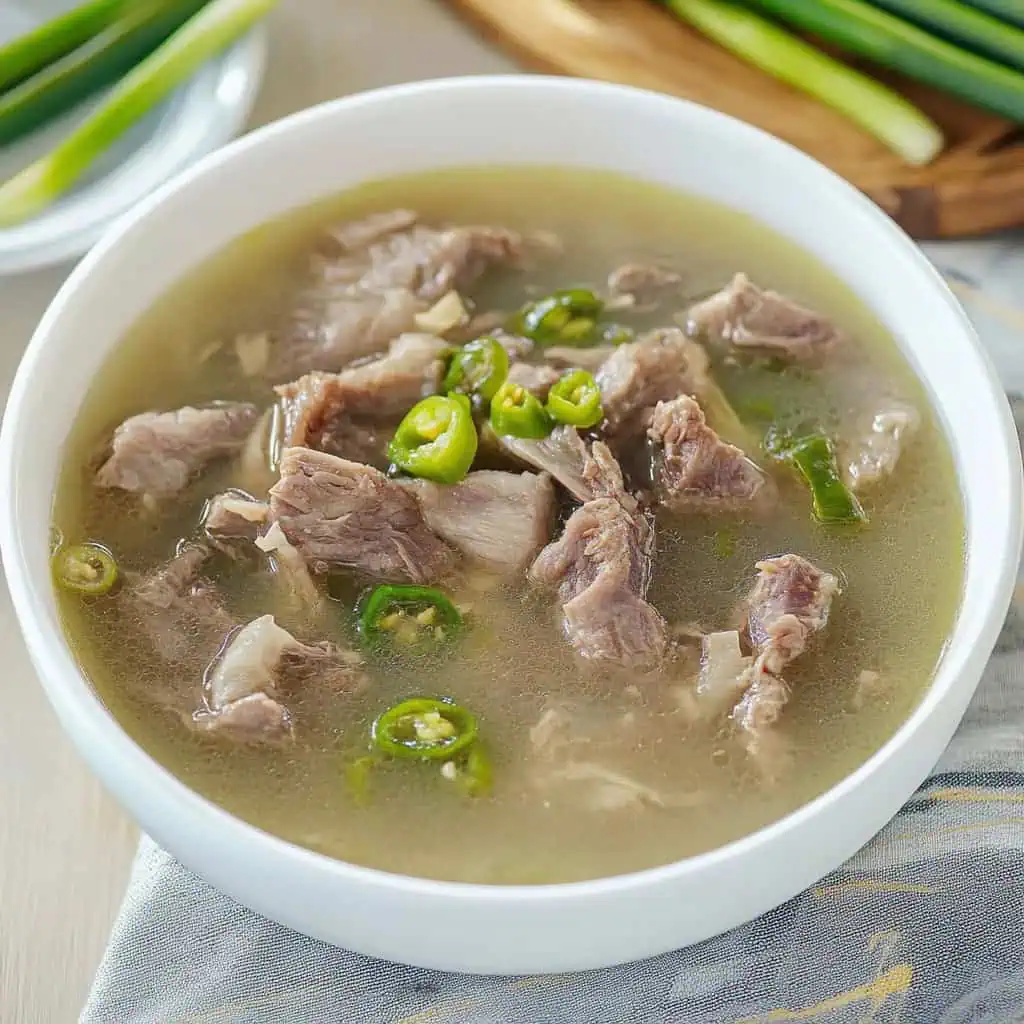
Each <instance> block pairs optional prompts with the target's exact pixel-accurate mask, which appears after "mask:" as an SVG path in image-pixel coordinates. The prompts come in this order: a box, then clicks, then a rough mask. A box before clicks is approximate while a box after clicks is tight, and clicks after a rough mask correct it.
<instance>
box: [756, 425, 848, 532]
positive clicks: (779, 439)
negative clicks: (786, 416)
mask: <svg viewBox="0 0 1024 1024" xmlns="http://www.w3.org/2000/svg"><path fill="white" fill-rule="evenodd" d="M764 450H765V451H766V452H767V453H768V454H769V455H770V456H771V457H772V458H774V459H776V460H777V461H779V462H785V463H789V464H790V465H792V466H794V467H795V468H796V470H797V471H798V472H799V474H800V475H801V476H802V477H803V478H804V480H805V481H806V483H807V486H808V487H809V488H810V489H811V501H812V508H813V510H814V518H815V519H817V520H818V521H819V522H822V523H859V522H867V518H868V517H867V515H866V513H865V512H864V509H863V507H862V506H861V503H860V502H859V501H858V500H857V497H856V495H854V493H853V492H852V491H851V490H850V489H849V488H848V487H847V486H846V484H845V483H843V479H842V477H841V476H840V474H839V463H838V461H837V459H836V451H835V447H834V445H833V444H832V441H831V440H830V439H829V438H828V437H826V436H825V435H824V434H820V433H813V434H806V435H803V436H800V437H794V436H793V435H792V434H789V433H786V432H784V431H780V430H777V429H775V428H773V429H771V430H769V431H768V433H767V434H766V435H765V439H764Z"/></svg>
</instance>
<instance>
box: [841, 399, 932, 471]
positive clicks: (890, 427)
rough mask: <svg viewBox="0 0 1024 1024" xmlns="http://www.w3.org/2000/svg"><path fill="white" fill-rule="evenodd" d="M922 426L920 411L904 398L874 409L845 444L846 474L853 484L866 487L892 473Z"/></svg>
mask: <svg viewBox="0 0 1024 1024" xmlns="http://www.w3.org/2000/svg"><path fill="white" fill-rule="evenodd" d="M920 426H921V415H920V413H918V411H917V410H916V409H915V408H914V407H913V406H911V405H907V404H905V403H902V402H893V403H891V404H889V405H887V406H886V407H885V408H883V409H879V410H877V411H876V412H873V413H872V414H871V415H870V416H869V417H868V418H867V422H866V423H865V424H864V425H863V428H862V430H861V431H860V432H859V433H858V435H857V437H856V438H855V439H854V440H853V442H852V443H851V444H848V445H846V446H844V447H845V454H846V465H845V467H844V468H845V470H846V472H845V474H844V475H845V477H846V482H847V483H848V484H849V486H850V488H851V489H852V490H854V491H863V490H865V489H867V488H870V487H874V486H877V485H878V484H880V483H882V482H883V481H884V480H887V479H888V478H889V477H890V476H892V474H893V472H894V471H895V469H896V464H897V463H898V462H899V460H900V456H901V455H902V454H903V449H904V448H905V447H906V445H907V444H908V443H909V442H910V440H911V438H912V437H913V436H914V434H916V433H917V431H918V429H919V428H920Z"/></svg>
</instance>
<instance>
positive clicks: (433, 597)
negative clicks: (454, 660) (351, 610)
mask: <svg viewBox="0 0 1024 1024" xmlns="http://www.w3.org/2000/svg"><path fill="white" fill-rule="evenodd" d="M358 616H359V632H360V633H361V634H362V636H363V638H364V639H365V640H366V641H367V642H368V643H371V644H374V645H384V644H390V645H391V646H393V647H405V648H406V649H410V650H412V649H420V650H423V649H425V648H426V649H430V648H435V647H437V646H438V645H439V644H443V643H447V642H449V641H451V640H453V639H455V637H456V636H457V635H458V634H459V633H460V632H462V628H463V621H462V615H461V614H460V612H459V610H458V608H456V607H455V605H454V604H452V602H451V601H450V600H449V599H448V598H447V597H446V596H445V595H444V594H442V593H441V591H440V590H435V589H434V588H433V587H417V586H410V585H405V584H399V583H395V584H390V583H387V584H384V585H383V586H379V587H377V588H375V589H374V590H372V591H370V593H369V594H368V595H367V596H366V597H365V598H364V599H363V601H361V602H360V605H359V608H358Z"/></svg>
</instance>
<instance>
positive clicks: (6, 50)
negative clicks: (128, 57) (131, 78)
mask: <svg viewBox="0 0 1024 1024" xmlns="http://www.w3.org/2000/svg"><path fill="white" fill-rule="evenodd" d="M127 6H128V0H88V2H87V3H84V4H80V5H79V6H78V7H75V8H73V9H72V10H70V11H68V12H67V13H66V14H62V15H60V16H59V17H57V18H53V19H52V20H51V21H48V22H46V23H45V24H44V25H40V26H39V27H38V28H34V29H33V30H32V31H31V32H26V33H25V34H24V35H23V36H19V37H18V38H17V39H14V40H12V41H11V42H9V43H8V44H7V45H6V46H3V47H0V92H5V91H6V90H8V89H11V88H13V87H14V86H16V85H18V84H19V83H21V82H24V81H25V79H27V78H31V77H32V75H34V74H36V72H38V71H42V70H43V68H45V67H49V66H50V65H51V64H52V63H53V62H54V61H56V60H60V59H61V57H64V56H67V54H69V53H71V51H72V50H76V49H78V47H79V46H81V45H82V44H83V43H86V42H88V41H89V40H90V39H92V37H93V36H95V35H97V34H98V33H99V32H102V31H103V30H104V29H105V28H106V27H107V26H108V25H110V24H111V22H113V21H114V20H115V19H116V18H117V17H118V16H119V15H120V14H121V12H122V11H123V10H124V9H125V8H126V7H127Z"/></svg>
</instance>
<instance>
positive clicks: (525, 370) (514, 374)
mask: <svg viewBox="0 0 1024 1024" xmlns="http://www.w3.org/2000/svg"><path fill="white" fill-rule="evenodd" d="M560 376H561V374H560V373H559V372H558V370H556V369H555V368H554V367H553V366H544V365H543V364H541V363H513V364H512V365H511V366H510V367H509V368H508V380H509V381H510V382H511V383H513V384H518V385H519V386H520V387H521V388H525V389H526V390H527V391H529V392H530V394H531V395H535V396H536V397H537V398H539V399H540V400H541V401H542V402H543V401H544V400H545V399H546V398H547V397H548V392H549V391H550V390H551V386H552V385H553V384H554V383H555V382H556V381H557V380H558V378H559V377H560Z"/></svg>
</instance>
